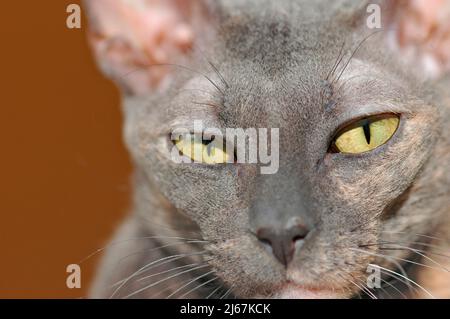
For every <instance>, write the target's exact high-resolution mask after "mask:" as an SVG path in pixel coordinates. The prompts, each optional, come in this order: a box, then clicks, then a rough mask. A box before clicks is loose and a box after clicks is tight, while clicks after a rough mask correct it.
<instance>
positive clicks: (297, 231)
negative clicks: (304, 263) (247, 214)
mask: <svg viewBox="0 0 450 319" xmlns="http://www.w3.org/2000/svg"><path fill="white" fill-rule="evenodd" d="M255 235H256V237H257V238H258V240H259V241H260V242H261V243H262V244H263V245H264V246H265V247H266V248H269V249H270V251H271V253H272V254H273V255H274V257H275V258H276V259H277V260H278V261H280V262H281V263H282V264H283V265H284V266H287V265H288V264H289V263H290V262H291V261H292V259H293V258H294V254H295V250H296V248H295V247H296V245H295V244H296V243H297V242H299V241H301V240H304V239H305V237H306V236H307V235H308V229H307V228H306V227H304V226H303V225H295V226H293V227H290V228H287V229H273V228H260V229H258V230H257V231H256V234H255Z"/></svg>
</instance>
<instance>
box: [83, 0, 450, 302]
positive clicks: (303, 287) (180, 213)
mask: <svg viewBox="0 0 450 319" xmlns="http://www.w3.org/2000/svg"><path fill="white" fill-rule="evenodd" d="M85 5H86V8H87V9H88V13H89V18H90V22H91V26H90V33H89V35H90V40H91V43H92V47H93V49H94V52H95V55H96V57H97V59H98V62H99V64H100V66H101V68H102V69H103V71H104V72H105V73H106V74H107V75H108V76H109V77H110V78H112V79H113V80H114V81H115V82H116V83H117V84H118V85H119V87H120V88H121V92H122V96H123V114H124V117H125V124H124V137H125V142H126V145H127V147H128V150H129V152H130V154H131V157H132V160H133V162H134V164H135V173H134V204H133V211H132V213H131V214H130V215H129V217H128V218H127V220H126V221H125V222H124V223H123V225H122V226H121V227H120V229H119V230H118V232H117V234H116V236H115V238H114V239H113V240H112V243H111V244H110V245H108V247H107V250H106V256H105V257H104V259H103V262H102V263H101V265H100V267H99V271H98V276H97V278H96V281H95V284H94V287H93V289H92V294H91V296H92V297H94V298H103V297H105V298H107V297H113V298H230V297H236V298H352V297H363V298H431V297H444V298H448V297H450V273H449V270H448V269H449V268H450V256H449V255H450V254H449V252H450V239H449V237H450V236H449V234H450V214H449V212H450V134H449V132H448V128H449V127H450V126H449V124H450V123H449V121H450V114H449V111H450V96H449V93H448V92H449V90H448V85H449V84H450V81H449V79H448V76H447V74H448V71H449V69H450V68H449V65H450V25H449V24H448V21H449V17H450V5H449V2H448V1H443V2H442V1H434V0H433V1H428V0H427V1H424V0H418V1H414V2H413V1H386V0H384V1H369V2H364V3H363V2H361V1H356V0H355V1H351V0H339V1H325V0H320V1H312V0H311V1H306V0H298V1H294V0H291V1H289V0H283V1H268V0H267V1H266V0H264V1H263V0H258V1H256V0H242V1H237V0H218V1H207V0H204V1H201V0H198V1H181V0H134V1H124V0H95V1H93V0H91V1H86V2H85ZM380 8H381V11H380V12H378V9H380ZM378 13H380V14H381V20H380V21H378V22H380V23H381V27H382V28H381V29H377V18H379V16H378ZM195 120H202V121H203V123H205V125H207V126H208V127H216V128H220V129H225V128H243V129H248V128H268V129H270V128H279V143H278V145H277V146H278V150H279V169H278V171H277V172H276V173H275V174H261V172H260V170H259V166H261V164H259V163H254V164H244V163H238V162H233V161H232V163H220V162H216V163H214V164H210V163H191V164H189V163H181V164H179V163H175V162H174V161H173V160H172V158H171V151H172V150H174V147H178V151H179V153H180V154H179V155H180V156H185V157H186V156H188V157H189V155H190V154H188V153H189V152H187V151H186V148H183V147H179V145H180V144H179V143H181V142H180V139H178V140H175V141H173V140H172V138H171V133H172V132H173V131H174V130H176V129H179V128H187V129H189V130H190V129H191V127H192V125H193V122H194V121H195ZM191 142H192V143H194V142H193V140H191V141H190V142H189V143H191ZM196 143H199V144H198V146H199V147H204V148H205V149H207V148H208V145H209V143H212V142H211V141H209V142H208V141H206V142H205V141H203V140H200V141H197V142H196ZM188 145H189V147H190V146H192V144H188ZM196 145H197V144H196ZM189 147H188V148H189ZM202 149H203V148H202ZM208 149H209V148H208ZM225 151H226V153H227V156H229V157H230V158H234V157H235V154H233V152H235V150H234V149H229V148H226V149H225ZM208 154H209V153H208Z"/></svg>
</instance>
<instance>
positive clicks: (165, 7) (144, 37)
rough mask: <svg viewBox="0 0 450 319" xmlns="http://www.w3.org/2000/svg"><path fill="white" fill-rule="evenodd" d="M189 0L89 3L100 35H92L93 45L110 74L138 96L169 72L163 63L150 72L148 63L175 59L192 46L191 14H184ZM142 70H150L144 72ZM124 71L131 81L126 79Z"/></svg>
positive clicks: (134, 0) (99, 1)
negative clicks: (162, 65)
mask: <svg viewBox="0 0 450 319" xmlns="http://www.w3.org/2000/svg"><path fill="white" fill-rule="evenodd" d="M189 3H191V2H190V1H186V0H185V1H184V2H181V1H179V0H132V1H128V0H95V1H89V2H87V4H88V8H89V10H90V13H91V16H92V17H93V18H94V23H93V25H94V31H95V35H96V36H95V37H91V39H92V43H93V46H94V49H95V52H96V54H97V58H98V60H99V61H100V62H101V64H102V65H103V66H104V68H105V69H106V72H107V73H108V74H110V75H111V76H112V77H114V78H115V79H116V80H118V82H121V84H123V85H124V86H126V87H127V90H129V91H130V92H131V93H134V94H144V93H146V92H147V91H148V90H149V88H154V87H156V86H157V85H158V84H159V83H160V82H161V80H162V79H163V78H164V77H165V75H166V73H167V72H168V71H169V70H168V69H167V68H162V67H161V68H151V70H150V68H148V66H149V65H152V64H164V63H175V61H174V57H175V56H177V55H179V54H180V53H186V52H188V51H189V50H190V49H191V47H192V45H193V42H194V36H193V31H192V28H191V26H190V25H189V24H188V21H187V20H188V18H189V17H186V16H183V15H184V14H186V13H187V14H188V12H186V11H189V10H188V9H189ZM183 10H184V12H183ZM144 68H146V69H148V70H147V71H143V69H144ZM138 69H140V71H139V72H136V70H138ZM130 72H132V74H131V75H127V74H129V73H130ZM125 75H126V76H127V79H122V77H123V76H125Z"/></svg>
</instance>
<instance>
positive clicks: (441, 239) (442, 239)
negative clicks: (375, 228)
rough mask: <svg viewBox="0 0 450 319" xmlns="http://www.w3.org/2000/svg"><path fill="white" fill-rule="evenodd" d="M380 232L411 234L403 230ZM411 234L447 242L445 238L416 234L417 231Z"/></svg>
mask: <svg viewBox="0 0 450 319" xmlns="http://www.w3.org/2000/svg"><path fill="white" fill-rule="evenodd" d="M381 232H382V233H386V234H408V235H411V233H407V232H403V231H381ZM412 235H414V236H417V237H424V238H428V239H435V240H439V241H444V242H448V240H447V239H444V238H439V237H435V236H430V235H424V234H418V233H412Z"/></svg>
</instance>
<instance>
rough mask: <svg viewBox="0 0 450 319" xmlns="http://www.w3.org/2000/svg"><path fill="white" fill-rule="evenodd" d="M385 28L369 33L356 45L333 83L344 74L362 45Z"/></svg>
mask: <svg viewBox="0 0 450 319" xmlns="http://www.w3.org/2000/svg"><path fill="white" fill-rule="evenodd" d="M382 31H383V30H377V31H375V32H373V33H371V34H369V35H368V36H367V37H365V38H364V39H363V40H362V41H361V42H360V43H359V45H358V46H357V47H356V49H355V50H354V51H353V53H352V54H351V55H350V58H349V59H348V61H347V63H346V64H345V65H344V67H343V68H342V70H341V72H340V73H339V76H338V77H337V78H336V79H335V80H333V83H336V82H338V81H339V80H340V79H341V77H342V75H343V74H344V72H345V70H346V69H347V67H348V66H349V64H350V62H351V61H352V60H353V58H354V56H355V55H356V53H357V52H358V51H359V49H360V48H361V47H362V45H363V44H364V43H366V41H367V40H369V39H370V38H371V37H372V36H374V35H375V34H377V33H379V32H382Z"/></svg>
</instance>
